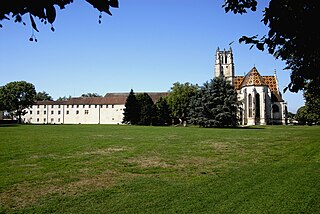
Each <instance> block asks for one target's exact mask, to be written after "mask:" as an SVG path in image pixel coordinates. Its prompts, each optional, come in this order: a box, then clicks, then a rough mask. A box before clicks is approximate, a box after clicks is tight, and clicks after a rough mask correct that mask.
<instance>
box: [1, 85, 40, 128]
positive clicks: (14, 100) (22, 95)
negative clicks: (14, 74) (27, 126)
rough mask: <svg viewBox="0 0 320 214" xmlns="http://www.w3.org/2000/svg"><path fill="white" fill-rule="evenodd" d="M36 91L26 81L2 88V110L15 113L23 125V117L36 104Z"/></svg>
mask: <svg viewBox="0 0 320 214" xmlns="http://www.w3.org/2000/svg"><path fill="white" fill-rule="evenodd" d="M35 97H36V90H35V87H34V85H33V84H31V83H28V82H25V81H15V82H10V83H8V84H6V85H5V86H2V87H0V107H1V109H0V110H5V111H8V112H11V113H14V114H15V115H16V116H18V119H19V123H21V115H24V114H25V113H26V111H25V109H26V108H29V107H31V106H32V105H33V104H34V101H35Z"/></svg>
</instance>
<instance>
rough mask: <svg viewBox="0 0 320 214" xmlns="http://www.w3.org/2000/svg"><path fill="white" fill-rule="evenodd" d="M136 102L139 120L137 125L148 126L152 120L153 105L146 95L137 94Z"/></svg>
mask: <svg viewBox="0 0 320 214" xmlns="http://www.w3.org/2000/svg"><path fill="white" fill-rule="evenodd" d="M136 97H137V101H138V103H139V106H140V119H139V122H138V124H139V125H145V126H149V125H151V124H152V121H153V118H154V103H153V101H152V99H151V97H150V96H149V94H147V93H142V94H137V96H136Z"/></svg>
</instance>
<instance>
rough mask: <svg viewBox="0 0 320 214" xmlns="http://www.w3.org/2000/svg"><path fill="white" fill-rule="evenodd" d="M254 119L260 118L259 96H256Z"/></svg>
mask: <svg viewBox="0 0 320 214" xmlns="http://www.w3.org/2000/svg"><path fill="white" fill-rule="evenodd" d="M255 115H256V117H260V94H259V93H257V94H256V114H255Z"/></svg>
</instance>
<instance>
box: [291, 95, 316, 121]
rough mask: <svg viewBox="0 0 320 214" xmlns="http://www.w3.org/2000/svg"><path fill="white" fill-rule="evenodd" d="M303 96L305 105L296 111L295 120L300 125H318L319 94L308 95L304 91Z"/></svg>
mask: <svg viewBox="0 0 320 214" xmlns="http://www.w3.org/2000/svg"><path fill="white" fill-rule="evenodd" d="M303 95H304V99H305V105H304V106H302V107H300V108H299V109H298V111H297V114H296V116H295V119H296V120H298V121H299V124H301V125H304V124H308V125H313V124H320V94H313V93H309V91H308V90H306V91H305V92H304V94H303Z"/></svg>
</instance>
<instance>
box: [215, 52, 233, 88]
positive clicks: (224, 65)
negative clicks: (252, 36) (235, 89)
mask: <svg viewBox="0 0 320 214" xmlns="http://www.w3.org/2000/svg"><path fill="white" fill-rule="evenodd" d="M220 76H224V77H225V78H226V79H227V80H228V81H230V83H231V84H232V85H233V77H234V63H233V54H232V49H231V47H230V49H229V50H227V51H226V50H225V49H224V50H223V51H221V50H220V49H219V47H218V48H217V51H216V60H215V65H214V77H220Z"/></svg>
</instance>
